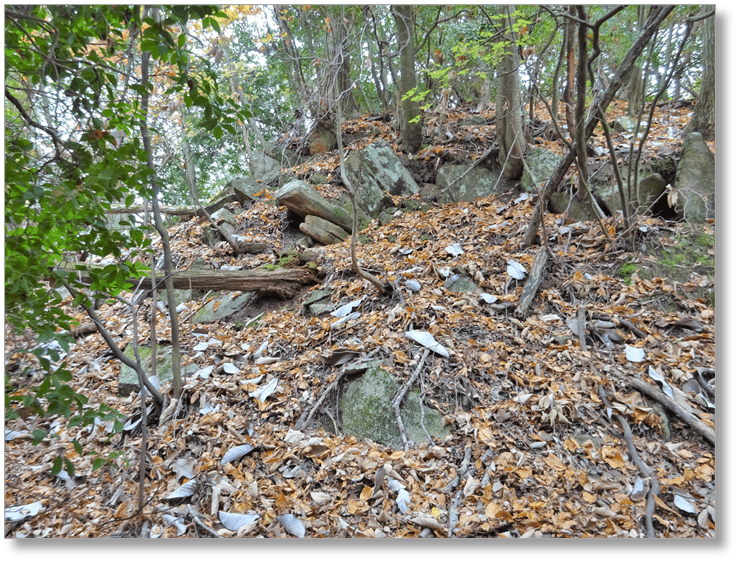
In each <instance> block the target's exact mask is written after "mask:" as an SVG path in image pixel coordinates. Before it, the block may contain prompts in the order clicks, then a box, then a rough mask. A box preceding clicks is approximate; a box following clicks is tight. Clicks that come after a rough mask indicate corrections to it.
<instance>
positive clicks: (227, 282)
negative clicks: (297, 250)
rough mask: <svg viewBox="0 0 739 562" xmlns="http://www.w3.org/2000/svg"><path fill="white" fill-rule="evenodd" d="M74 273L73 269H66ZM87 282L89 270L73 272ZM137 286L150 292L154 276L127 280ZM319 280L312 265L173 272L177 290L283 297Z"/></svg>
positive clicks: (160, 283) (161, 283) (160, 282)
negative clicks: (309, 266)
mask: <svg viewBox="0 0 739 562" xmlns="http://www.w3.org/2000/svg"><path fill="white" fill-rule="evenodd" d="M63 271H64V272H65V273H66V272H72V271H71V270H63ZM73 273H74V274H75V275H76V276H77V278H78V279H79V280H80V281H82V282H83V283H85V282H89V281H90V276H89V274H87V273H86V272H82V271H73ZM156 279H157V282H156V285H157V288H161V287H163V286H164V275H163V274H162V273H157V276H156ZM127 282H128V283H131V284H132V285H133V288H139V289H143V290H145V291H150V290H151V289H152V280H151V277H143V278H138V279H136V278H132V279H127ZM318 282H319V278H318V276H317V274H316V272H315V271H314V270H313V269H311V268H308V267H298V268H287V269H286V268H281V269H274V270H267V269H264V268H258V269H250V270H247V271H222V270H186V271H176V272H174V273H173V274H172V283H173V286H174V288H175V289H195V290H200V291H244V292H257V293H260V294H263V295H270V296H275V297H279V298H284V299H287V298H290V297H293V296H295V294H297V293H298V292H299V291H300V290H301V289H302V288H303V287H304V286H306V285H314V284H316V283H318Z"/></svg>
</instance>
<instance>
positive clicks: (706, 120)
mask: <svg viewBox="0 0 739 562" xmlns="http://www.w3.org/2000/svg"><path fill="white" fill-rule="evenodd" d="M703 9H704V10H711V9H713V7H712V6H704V7H703ZM701 25H702V26H703V53H702V62H703V77H702V78H701V89H700V92H699V93H698V102H697V103H696V105H695V111H693V116H692V117H691V118H690V122H689V123H688V126H687V127H686V129H685V133H686V134H687V133H692V132H697V133H700V134H701V135H703V138H704V139H705V140H707V141H710V140H714V139H715V138H716V68H715V62H716V16H715V15H713V16H711V17H709V18H706V19H704V20H703V21H702V22H701Z"/></svg>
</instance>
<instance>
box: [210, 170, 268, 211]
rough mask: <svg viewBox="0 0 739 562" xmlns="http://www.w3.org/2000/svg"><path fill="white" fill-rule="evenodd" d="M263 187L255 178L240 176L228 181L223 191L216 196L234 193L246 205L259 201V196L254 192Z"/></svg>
mask: <svg viewBox="0 0 739 562" xmlns="http://www.w3.org/2000/svg"><path fill="white" fill-rule="evenodd" d="M262 189H263V188H262V187H261V186H260V185H259V184H257V182H256V181H254V179H253V178H251V177H246V178H245V177H243V176H238V177H235V178H234V179H232V180H231V181H230V182H228V183H227V184H226V186H225V187H224V188H223V191H221V193H219V194H218V196H216V197H218V198H220V197H221V196H227V195H231V194H233V195H235V196H236V199H237V201H238V202H239V203H241V205H242V206H245V205H250V204H251V203H253V202H254V201H257V200H258V199H259V198H258V197H256V196H255V195H253V194H254V193H258V192H259V191H261V190H262Z"/></svg>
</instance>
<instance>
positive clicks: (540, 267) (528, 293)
mask: <svg viewBox="0 0 739 562" xmlns="http://www.w3.org/2000/svg"><path fill="white" fill-rule="evenodd" d="M546 264H547V246H546V245H543V246H542V247H541V248H540V249H539V251H538V252H537V254H536V257H535V258H534V263H533V265H532V266H531V273H530V274H529V278H528V280H527V281H526V285H525V286H524V288H523V291H521V298H520V299H519V301H518V302H519V304H518V308H516V311H515V314H516V316H518V317H519V318H525V317H526V315H527V314H528V310H529V306H531V301H533V300H534V296H535V295H536V291H537V290H538V289H539V285H540V284H541V279H542V275H543V273H544V267H545V266H546Z"/></svg>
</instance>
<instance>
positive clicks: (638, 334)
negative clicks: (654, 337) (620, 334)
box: [613, 316, 647, 339]
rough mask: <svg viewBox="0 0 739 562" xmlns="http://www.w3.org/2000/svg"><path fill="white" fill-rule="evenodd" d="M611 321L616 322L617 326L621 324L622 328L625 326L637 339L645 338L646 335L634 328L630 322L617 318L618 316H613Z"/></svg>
mask: <svg viewBox="0 0 739 562" xmlns="http://www.w3.org/2000/svg"><path fill="white" fill-rule="evenodd" d="M613 319H614V320H615V321H616V322H618V323H619V324H621V325H622V326H626V327H627V328H628V329H629V330H631V331H632V332H633V334H634V335H635V336H636V337H637V338H641V339H644V338H646V337H647V334H645V333H644V332H642V331H641V330H640V329H639V328H637V327H636V326H634V324H633V323H632V322H630V321H629V320H624V319H623V318H619V317H618V316H614V317H613Z"/></svg>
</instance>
